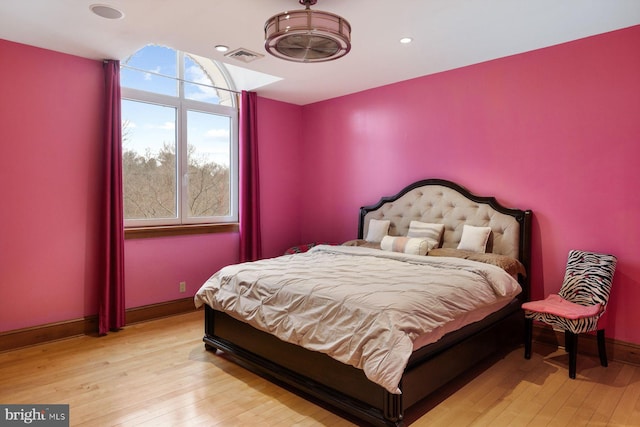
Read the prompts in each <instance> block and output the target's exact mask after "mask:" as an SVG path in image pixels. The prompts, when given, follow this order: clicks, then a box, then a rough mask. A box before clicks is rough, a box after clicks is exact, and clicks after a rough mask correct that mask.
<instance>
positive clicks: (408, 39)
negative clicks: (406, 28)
mask: <svg viewBox="0 0 640 427" xmlns="http://www.w3.org/2000/svg"><path fill="white" fill-rule="evenodd" d="M412 41H413V39H412V38H411V37H403V38H401V39H400V43H402V44H408V43H411V42H412Z"/></svg>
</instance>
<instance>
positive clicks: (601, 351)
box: [598, 329, 609, 367]
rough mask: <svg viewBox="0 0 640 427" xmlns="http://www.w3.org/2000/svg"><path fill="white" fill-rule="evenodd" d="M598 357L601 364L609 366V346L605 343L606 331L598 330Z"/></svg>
mask: <svg viewBox="0 0 640 427" xmlns="http://www.w3.org/2000/svg"><path fill="white" fill-rule="evenodd" d="M598 355H599V356H600V364H601V365H602V366H605V367H606V366H609V364H608V363H607V346H606V345H605V341H604V329H598Z"/></svg>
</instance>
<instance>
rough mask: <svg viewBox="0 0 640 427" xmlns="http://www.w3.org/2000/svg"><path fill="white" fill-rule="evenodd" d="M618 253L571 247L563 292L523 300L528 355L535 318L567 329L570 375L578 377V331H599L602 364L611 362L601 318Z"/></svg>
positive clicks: (526, 354) (526, 353)
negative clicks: (588, 250)
mask: <svg viewBox="0 0 640 427" xmlns="http://www.w3.org/2000/svg"><path fill="white" fill-rule="evenodd" d="M616 261H617V259H616V257H615V256H613V255H605V254H598V253H594V252H585V251H579V250H572V251H569V258H568V260H567V268H566V272H565V276H564V281H563V282H562V287H561V288H560V292H559V293H558V294H557V295H556V294H551V295H549V296H548V297H547V298H545V299H544V300H540V301H531V302H527V303H524V304H522V308H523V309H524V315H525V345H524V357H525V359H530V358H531V340H532V337H533V321H534V320H537V321H540V322H543V323H546V324H548V325H551V326H552V327H553V328H555V329H562V330H564V331H565V349H566V350H567V352H568V353H569V377H570V378H575V377H576V358H577V350H578V334H581V333H584V332H591V331H597V337H598V354H599V356H600V364H601V365H602V366H607V352H606V348H605V339H604V338H605V337H604V328H601V329H598V320H599V319H600V316H602V314H603V313H604V311H605V308H606V306H607V301H608V300H609V293H610V291H611V282H612V280H613V273H614V271H615V268H616Z"/></svg>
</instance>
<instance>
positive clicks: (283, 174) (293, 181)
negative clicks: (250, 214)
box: [258, 98, 308, 257]
mask: <svg viewBox="0 0 640 427" xmlns="http://www.w3.org/2000/svg"><path fill="white" fill-rule="evenodd" d="M258 135H259V137H258V139H259V140H258V144H259V156H260V209H261V222H262V223H261V226H262V255H263V256H264V257H272V256H277V255H282V253H283V252H284V251H285V250H286V249H288V248H289V247H291V246H293V245H298V244H300V243H301V241H302V240H301V232H300V224H301V221H302V218H301V217H300V215H299V212H300V195H301V191H302V183H303V182H304V181H305V180H306V178H307V176H308V173H307V171H305V170H304V169H302V168H301V166H300V157H301V153H302V146H303V144H302V109H301V108H300V107H299V106H296V105H292V104H286V103H283V102H277V101H272V100H269V99H265V98H258Z"/></svg>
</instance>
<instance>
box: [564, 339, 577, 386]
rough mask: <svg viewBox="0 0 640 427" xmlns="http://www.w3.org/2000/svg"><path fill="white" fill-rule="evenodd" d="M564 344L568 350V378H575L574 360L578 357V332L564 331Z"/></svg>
mask: <svg viewBox="0 0 640 427" xmlns="http://www.w3.org/2000/svg"><path fill="white" fill-rule="evenodd" d="M564 338H565V345H566V347H567V351H568V352H569V378H572V379H575V378H576V362H577V359H578V334H574V333H572V332H569V331H565V335H564Z"/></svg>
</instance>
